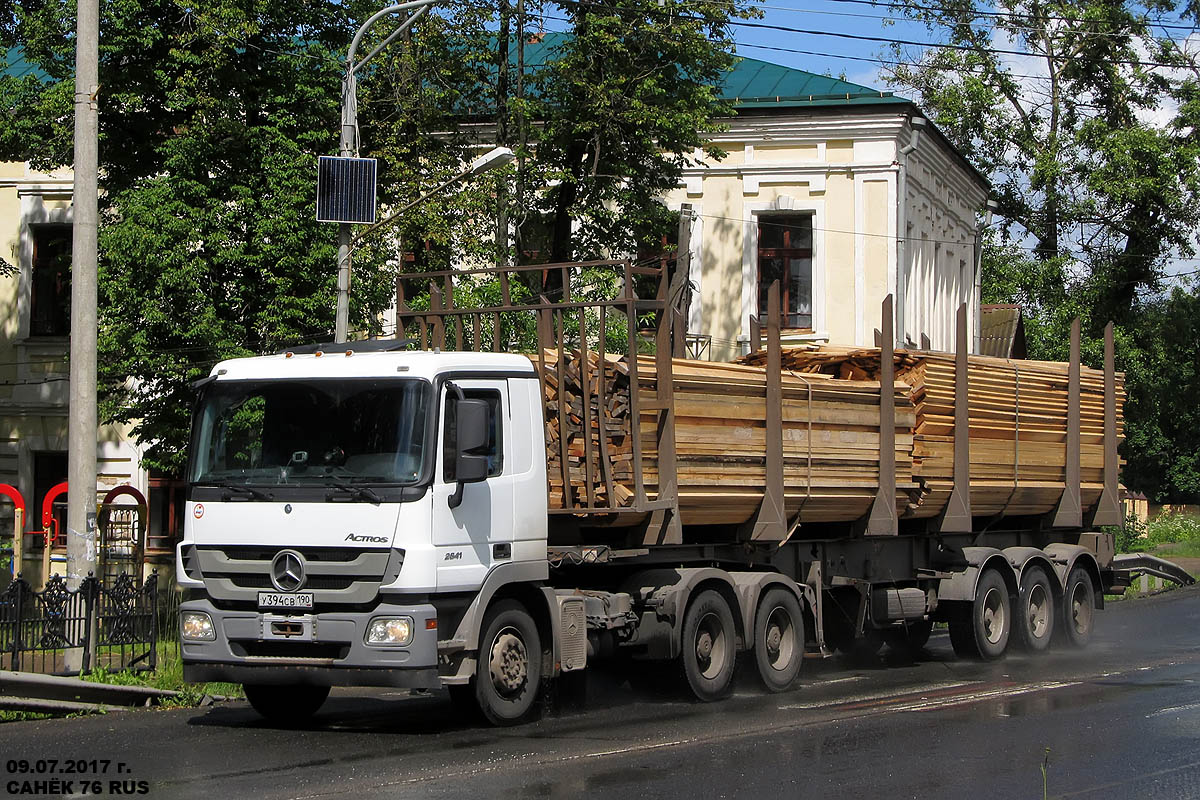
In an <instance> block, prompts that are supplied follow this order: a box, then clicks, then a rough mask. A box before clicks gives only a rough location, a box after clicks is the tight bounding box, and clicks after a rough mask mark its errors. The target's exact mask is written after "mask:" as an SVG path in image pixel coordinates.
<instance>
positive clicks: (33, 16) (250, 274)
mask: <svg viewBox="0 0 1200 800" xmlns="http://www.w3.org/2000/svg"><path fill="white" fill-rule="evenodd" d="M353 13H354V8H353V7H352V6H346V5H339V4H335V3H310V2H298V1H292V2H271V3H265V2H248V3H247V2H242V3H237V2H218V3H215V4H206V5H205V6H204V7H203V9H199V8H194V7H181V6H180V5H178V4H176V3H173V2H168V0H145V1H142V0H139V2H128V1H127V0H110V1H109V2H106V3H104V4H103V5H102V17H101V20H102V22H101V25H102V31H103V35H102V39H101V51H100V83H101V90H100V93H99V95H98V97H97V102H98V103H99V105H100V115H99V116H100V140H101V142H100V153H101V181H102V186H103V189H104V191H103V197H102V199H101V228H100V239H99V249H100V289H101V297H100V304H101V317H100V319H101V322H100V342H99V346H100V351H101V352H100V358H99V363H100V380H101V384H102V391H103V401H104V402H103V403H102V407H101V410H102V413H103V415H104V417H105V419H106V420H107V421H110V422H125V423H130V424H132V425H133V433H134V435H135V436H136V437H137V438H138V439H139V440H140V441H141V442H142V443H143V445H146V446H147V454H146V458H145V464H146V466H150V467H160V468H163V469H168V470H176V469H178V468H179V466H180V465H181V460H182V450H183V445H184V444H185V441H186V431H187V428H188V415H189V409H190V406H191V395H190V389H189V388H188V384H189V382H190V381H192V380H195V379H196V378H199V377H202V376H203V375H205V374H207V372H208V370H209V369H210V368H211V366H212V364H213V363H214V362H216V361H217V360H219V359H221V358H226V357H230V356H238V355H249V354H256V353H261V352H267V351H270V350H272V349H275V348H278V347H280V346H282V345H285V344H289V343H294V342H299V341H306V340H312V339H314V338H322V337H324V336H327V335H328V331H329V330H330V328H331V327H332V318H333V307H334V302H333V301H334V287H335V274H336V268H335V267H336V262H337V257H336V242H335V237H336V230H335V228H334V226H329V225H318V224H317V223H316V222H315V221H314V214H313V209H314V207H315V194H316V192H315V185H314V183H315V181H314V177H315V166H316V157H317V155H320V154H325V153H330V152H335V151H336V136H337V123H338V102H339V80H340V74H341V72H342V61H341V57H340V55H339V54H340V52H341V51H342V50H343V48H344V47H345V46H346V44H347V43H348V38H349V36H350V35H351V34H352V33H353V26H352V25H351V23H350V21H349V20H350V16H351V15H352V14H353ZM72 20H73V13H71V12H70V9H69V8H68V7H67V4H66V3H65V2H56V1H55V0H33V1H32V2H29V3H23V4H21V5H20V6H19V7H17V9H16V10H15V12H14V14H13V16H12V19H11V23H10V24H8V25H6V26H4V27H3V29H2V30H3V35H4V37H5V41H4V42H3V44H4V45H6V46H17V45H20V46H21V47H22V48H23V51H24V57H25V58H26V59H27V60H28V61H29V62H30V63H32V64H34V65H36V66H37V67H38V68H40V70H42V72H43V73H44V74H43V75H41V76H36V75H35V76H26V77H25V78H23V79H20V80H6V81H5V82H4V83H2V84H0V102H2V103H3V105H4V107H5V108H6V109H7V110H8V112H9V114H10V119H12V120H15V121H17V123H16V124H15V125H14V126H12V127H6V130H5V133H4V134H3V135H0V147H2V148H3V153H2V155H3V157H4V158H7V159H20V160H30V161H32V162H34V163H35V164H39V165H42V166H52V165H53V166H58V165H64V164H69V163H70V152H71V119H72V118H71V114H70V102H71V100H72V91H71V88H70V86H71V81H72V65H73V63H74V60H73V59H74V55H73V49H72V48H73V38H72V36H71V32H70V31H69V30H68V28H69V26H70V24H71V22H72ZM359 263H360V264H364V263H365V264H366V265H368V266H369V265H370V263H371V255H370V253H364V254H360V255H359ZM386 284H387V281H386V280H384V276H382V274H379V276H378V277H376V273H375V272H374V271H373V270H369V269H360V270H359V271H358V273H357V274H356V284H355V292H354V301H355V302H354V307H353V309H352V311H353V313H354V319H356V320H357V321H358V323H359V325H360V326H361V325H369V324H370V321H371V320H373V319H374V318H375V316H376V314H377V312H378V311H379V310H380V309H381V308H383V307H385V306H386V304H387V302H388V300H389V298H390V292H389V291H387V289H386Z"/></svg>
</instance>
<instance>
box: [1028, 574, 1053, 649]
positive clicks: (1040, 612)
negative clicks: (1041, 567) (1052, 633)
mask: <svg viewBox="0 0 1200 800" xmlns="http://www.w3.org/2000/svg"><path fill="white" fill-rule="evenodd" d="M1049 627H1050V593H1049V592H1047V591H1046V587H1045V586H1043V585H1042V584H1040V583H1037V584H1034V586H1033V588H1032V589H1031V590H1030V591H1029V631H1030V633H1032V634H1033V638H1035V639H1041V638H1043V637H1045V635H1046V630H1047V629H1048V628H1049Z"/></svg>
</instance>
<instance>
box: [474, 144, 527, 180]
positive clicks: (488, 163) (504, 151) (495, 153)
mask: <svg viewBox="0 0 1200 800" xmlns="http://www.w3.org/2000/svg"><path fill="white" fill-rule="evenodd" d="M516 157H517V154H516V153H514V152H513V151H512V150H510V149H509V148H507V147H496V148H494V149H492V150H489V151H488V152H486V153H484V154H483V155H481V156H480V157H479V158H477V159H475V160H474V161H472V162H471V167H470V169H468V170H467V171H468V172H469V173H470V174H472V175H481V174H483V173H484V172H487V171H488V170H493V169H496V168H497V167H503V166H504V165H505V164H511V163H512V162H513V161H514V160H515V159H516Z"/></svg>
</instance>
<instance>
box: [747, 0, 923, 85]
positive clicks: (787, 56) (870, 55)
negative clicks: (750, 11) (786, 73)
mask: <svg viewBox="0 0 1200 800" xmlns="http://www.w3.org/2000/svg"><path fill="white" fill-rule="evenodd" d="M759 8H760V9H761V10H762V12H763V18H762V19H761V20H752V22H757V23H763V24H766V25H776V26H780V27H785V28H791V29H799V30H805V31H812V33H794V32H791V31H777V30H768V29H765V28H752V27H748V26H747V27H736V28H735V29H734V31H735V39H736V40H737V43H738V54H739V55H742V56H746V57H748V58H757V59H761V60H763V61H770V62H772V63H775V64H782V65H783V66H786V67H795V68H797V69H803V70H807V71H808V72H815V73H817V74H818V75H825V74H829V75H832V76H833V77H835V78H844V79H845V80H848V81H851V82H853V83H859V84H862V85H864V86H868V87H870V88H873V89H881V90H884V91H886V90H888V88H889V87H888V86H887V85H886V83H885V81H883V80H882V79H881V78H880V77H879V65H878V63H872V62H877V60H878V58H879V57H881V56H883V57H888V54H887V53H886V52H885V48H886V47H887V45H886V44H885V43H884V42H870V41H862V40H860V39H849V38H844V37H842V36H838V35H837V34H851V35H855V36H873V37H878V38H881V39H889V40H890V39H892V38H895V37H899V38H904V39H908V40H913V41H930V34H929V33H928V32H927V31H926V30H925V27H924V26H923V25H920V24H917V23H914V22H912V21H909V20H906V19H902V18H899V17H893V16H892V15H891V13H890V9H888V8H887V7H881V6H874V5H870V4H867V3H858V2H844V0H765V2H763V3H761V4H760V5H759ZM888 20H892V21H894V23H895V24H892V25H887V24H886V22H887V21H888ZM823 34H824V35H823ZM790 51H804V52H790Z"/></svg>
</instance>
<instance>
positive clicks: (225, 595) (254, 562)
mask: <svg viewBox="0 0 1200 800" xmlns="http://www.w3.org/2000/svg"><path fill="white" fill-rule="evenodd" d="M284 549H287V550H294V551H295V552H297V553H299V554H300V556H301V557H302V558H303V559H304V573H305V581H304V585H303V586H302V587H301V588H300V590H299V591H303V592H312V593H313V601H314V603H318V604H325V603H333V604H356V603H369V602H371V601H372V600H374V599H375V597H376V595H378V593H379V587H380V585H381V584H382V583H385V582H388V583H390V582H391V581H393V580H395V579H396V576H397V575H398V574H399V573H400V567H401V566H402V564H403V562H404V551H403V550H388V549H372V550H367V549H355V548H345V547H289V548H267V547H262V546H242V545H224V546H217V547H197V548H196V549H195V558H194V561H193V563H194V564H195V565H196V566H197V567H198V568H199V572H200V573H201V576H202V578H203V580H204V586H205V589H206V590H207V591H208V594H209V595H210V596H211V597H212V598H213V599H214V600H224V601H232V602H246V603H256V602H257V600H258V593H259V592H260V591H273V590H274V589H275V586H274V584H273V583H272V582H271V562H272V560H274V558H275V556H276V555H277V554H278V553H279V551H280V550H284Z"/></svg>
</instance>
